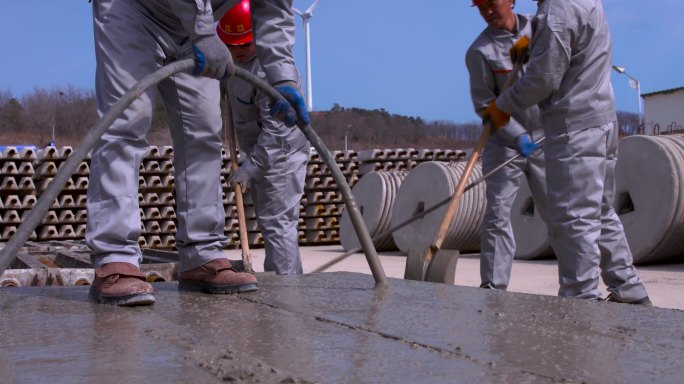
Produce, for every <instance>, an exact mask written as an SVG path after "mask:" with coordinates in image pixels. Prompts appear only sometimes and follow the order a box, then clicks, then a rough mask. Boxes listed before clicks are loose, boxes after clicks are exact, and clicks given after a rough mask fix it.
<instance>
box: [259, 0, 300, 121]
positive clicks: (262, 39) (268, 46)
mask: <svg viewBox="0 0 684 384" xmlns="http://www.w3.org/2000/svg"><path fill="white" fill-rule="evenodd" d="M251 7H252V31H253V32H252V33H253V34H254V42H255V43H256V51H257V57H258V58H259V61H260V62H261V65H262V67H263V69H264V72H265V73H266V80H267V81H268V82H269V83H270V84H271V85H273V86H274V87H275V89H276V90H277V91H278V92H280V94H281V95H283V97H284V98H285V101H283V100H279V101H276V102H275V103H274V104H273V105H272V106H271V108H270V113H271V115H272V116H275V117H276V118H277V119H278V120H281V121H284V122H285V124H286V125H288V126H294V125H295V123H296V121H300V122H301V123H303V124H309V113H308V111H307V108H306V105H305V104H304V98H303V97H302V92H301V89H300V82H299V74H298V72H297V68H296V66H295V59H294V54H293V53H292V46H293V45H294V40H295V23H294V15H293V14H292V0H260V1H252V2H251ZM290 106H292V108H294V110H293V109H291V108H290Z"/></svg>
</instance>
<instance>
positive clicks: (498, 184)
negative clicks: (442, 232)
mask: <svg viewBox="0 0 684 384" xmlns="http://www.w3.org/2000/svg"><path fill="white" fill-rule="evenodd" d="M530 18H531V17H530V16H525V15H516V31H517V32H516V33H510V32H509V31H507V30H505V29H500V28H494V27H490V26H488V27H487V28H485V29H484V31H482V33H480V35H479V36H478V37H477V38H476V39H475V41H474V42H473V44H471V46H470V48H468V51H467V52H466V66H467V67H468V73H469V74H470V96H471V98H472V100H473V105H474V107H475V112H477V114H478V115H480V116H482V115H483V113H484V110H485V109H486V108H487V105H488V104H489V103H490V102H491V101H492V100H494V99H496V97H497V96H499V94H500V93H501V91H502V90H503V87H504V84H505V83H506V80H507V79H508V76H515V74H514V73H512V68H513V64H512V62H511V58H510V55H509V53H508V51H509V49H510V47H511V46H512V45H513V44H514V43H515V42H516V41H517V40H518V39H520V38H521V37H522V36H528V37H530V36H531V34H532V33H531V28H530ZM522 72H524V67H523V69H522ZM524 133H529V134H530V136H532V138H533V140H536V139H538V138H540V137H541V134H542V132H541V125H540V122H539V108H538V107H537V106H536V105H535V106H532V107H530V108H527V109H524V110H522V109H521V110H516V111H513V114H512V117H511V121H510V123H509V124H507V125H506V126H504V127H501V128H499V129H498V130H497V131H496V133H495V134H493V135H491V136H490V137H489V140H488V141H487V144H486V145H485V148H484V151H483V152H482V172H483V173H487V172H489V171H491V170H492V169H494V168H495V167H496V166H498V165H500V164H502V163H503V162H505V161H506V160H508V159H509V158H511V157H513V156H515V155H516V154H517V153H518V150H517V145H516V141H515V140H516V138H517V137H518V136H520V135H521V134H524ZM523 175H524V176H525V177H526V178H527V181H528V184H529V186H530V191H531V192H532V197H533V198H534V203H535V209H538V210H539V214H540V215H541V217H542V219H544V220H546V182H545V180H544V154H543V152H542V151H541V150H537V151H536V152H535V153H533V154H532V155H531V156H530V157H529V158H524V157H522V156H521V157H520V158H518V159H517V160H515V161H513V162H512V163H510V164H508V165H507V166H505V167H504V168H503V169H501V170H499V171H498V172H496V173H494V174H493V175H491V176H489V177H488V178H487V180H486V181H485V183H486V185H487V208H486V210H485V217H484V221H483V223H482V236H481V240H480V279H481V285H480V286H481V287H487V288H496V289H506V288H507V287H508V282H509V280H510V277H511V267H512V265H513V257H514V256H515V238H514V236H513V228H512V227H511V206H512V205H513V201H514V200H515V196H516V194H517V193H518V189H519V188H520V177H521V176H523Z"/></svg>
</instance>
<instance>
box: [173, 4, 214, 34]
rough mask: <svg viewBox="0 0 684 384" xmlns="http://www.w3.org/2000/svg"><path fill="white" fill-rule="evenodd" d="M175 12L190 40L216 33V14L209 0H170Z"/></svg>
mask: <svg viewBox="0 0 684 384" xmlns="http://www.w3.org/2000/svg"><path fill="white" fill-rule="evenodd" d="M169 4H170V5H171V9H172V10H173V13H175V14H176V16H178V18H179V19H180V20H181V23H182V24H183V28H184V29H185V32H186V33H187V34H188V36H190V40H192V41H195V40H197V39H198V38H199V37H202V36H211V35H213V34H215V33H216V30H215V28H214V15H213V13H212V9H211V1H209V0H194V1H190V0H169Z"/></svg>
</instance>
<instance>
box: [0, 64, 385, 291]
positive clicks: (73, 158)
mask: <svg viewBox="0 0 684 384" xmlns="http://www.w3.org/2000/svg"><path fill="white" fill-rule="evenodd" d="M193 68H195V61H194V60H193V59H183V60H180V61H177V62H174V63H171V64H168V65H166V66H164V67H163V68H161V69H159V70H157V71H156V72H154V73H152V74H150V75H147V76H146V77H145V78H143V79H142V80H140V82H138V83H137V84H136V85H135V86H133V88H131V89H130V90H129V91H128V92H126V93H125V94H124V95H123V96H121V98H120V99H119V100H118V101H117V102H116V103H114V105H112V106H111V107H110V108H109V109H108V110H107V112H106V113H105V114H104V115H103V116H102V118H100V120H99V121H98V122H97V124H96V125H95V126H94V127H93V129H92V130H90V131H89V132H88V134H87V135H86V136H85V138H84V139H83V140H82V141H81V142H80V143H79V144H78V146H77V147H76V148H75V149H74V152H73V153H71V155H70V156H69V157H68V158H67V160H66V161H65V162H64V163H63V164H62V166H61V167H60V169H59V171H58V172H57V174H56V175H55V177H54V178H53V179H52V181H51V182H50V184H49V185H48V187H47V188H46V189H45V191H43V193H42V195H41V196H40V198H39V199H38V201H37V202H36V204H35V205H34V206H33V208H32V209H31V211H30V212H29V213H28V215H27V216H26V219H24V220H23V221H22V223H21V225H19V228H17V231H16V232H15V233H14V235H13V236H12V237H11V238H10V239H9V241H7V243H6V244H5V246H4V247H3V248H2V250H0V275H2V273H3V272H4V271H5V270H6V269H7V267H8V266H9V265H10V264H11V263H12V261H14V258H15V257H16V254H17V252H18V251H19V249H20V248H21V247H22V246H23V245H24V243H26V240H28V238H29V237H30V236H31V234H32V233H33V231H34V230H35V229H36V227H37V226H38V225H39V224H40V223H41V222H42V221H43V218H44V217H45V215H46V214H47V212H48V211H49V209H50V207H51V206H52V203H53V202H54V200H55V199H56V198H57V196H58V195H59V193H60V192H61V190H62V189H63V188H64V185H66V182H67V181H68V180H69V178H70V177H71V176H72V175H73V173H74V171H75V170H76V168H77V167H78V166H79V165H80V164H81V162H82V161H83V159H85V157H86V156H87V155H88V152H90V150H91V149H92V148H93V147H94V146H95V143H96V142H97V141H98V140H99V139H100V138H101V137H102V135H103V134H104V133H105V132H106V131H107V129H108V128H109V126H110V125H112V123H113V122H114V121H115V120H116V119H117V118H118V117H119V116H120V115H121V114H122V113H123V112H124V111H125V110H126V108H128V106H129V105H130V104H131V103H132V102H133V101H134V100H136V99H137V98H138V97H140V95H142V94H143V93H144V92H145V91H147V89H148V88H150V87H152V86H154V85H156V84H157V83H159V82H160V81H162V80H164V79H166V78H168V77H169V76H172V75H174V74H176V73H179V72H184V71H189V70H192V69H193ZM235 76H236V77H239V78H241V79H244V80H245V81H248V82H250V83H251V84H253V85H254V86H256V87H257V88H259V89H260V90H261V91H263V92H264V93H266V94H267V95H268V96H269V97H270V98H271V99H282V98H283V97H282V96H281V95H280V93H278V91H276V90H275V89H273V87H271V86H270V85H269V84H268V83H266V82H265V81H263V80H261V79H260V78H258V77H256V76H254V75H253V74H252V73H250V72H248V71H245V70H243V69H241V68H237V72H236V74H235ZM299 128H300V129H301V130H302V132H303V133H304V135H305V136H306V138H307V139H308V140H309V142H310V143H311V145H312V146H313V147H314V148H315V149H316V151H318V154H319V156H321V158H322V159H323V160H324V161H325V163H326V165H327V166H328V167H329V168H330V170H331V171H332V174H333V178H334V179H335V182H336V183H337V186H338V188H339V190H340V193H341V194H342V198H343V199H344V203H345V206H346V208H347V210H348V211H349V215H350V218H351V219H352V224H353V225H354V229H355V231H356V233H357V235H358V236H359V240H360V241H361V244H362V247H363V250H364V253H365V255H366V260H367V261H368V265H369V267H370V269H371V272H372V274H373V278H374V279H375V283H376V285H377V284H386V283H387V278H386V276H385V272H384V270H383V269H382V265H381V264H380V261H379V259H378V255H377V252H376V251H375V248H374V246H373V242H372V241H371V237H370V234H369V233H368V230H367V229H366V225H365V223H364V221H363V218H362V216H361V213H360V211H359V209H358V207H357V205H356V202H355V201H354V197H353V195H352V193H351V189H350V188H349V184H347V181H346V179H345V178H344V175H343V174H342V172H341V171H340V168H339V167H338V166H337V163H336V162H335V159H334V158H333V156H332V155H331V154H330V152H329V151H328V149H327V148H326V147H325V145H324V144H323V142H322V141H321V139H320V138H319V137H318V135H317V134H316V132H315V131H314V130H313V128H311V125H306V126H303V125H300V126H299Z"/></svg>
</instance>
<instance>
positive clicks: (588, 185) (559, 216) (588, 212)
mask: <svg viewBox="0 0 684 384" xmlns="http://www.w3.org/2000/svg"><path fill="white" fill-rule="evenodd" d="M544 153H545V157H546V182H547V191H548V207H549V212H548V225H549V229H550V232H551V244H552V246H553V250H554V252H555V253H556V257H557V258H558V273H559V283H560V289H559V291H558V294H559V295H560V296H571V297H577V298H583V299H592V298H598V297H600V292H599V289H598V283H599V260H600V252H599V249H598V239H599V236H600V234H601V204H602V200H603V188H604V180H605V175H606V132H605V131H604V130H603V129H601V127H594V128H588V129H584V130H581V131H572V132H569V133H562V134H556V135H549V134H547V135H546V141H545V143H544Z"/></svg>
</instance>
